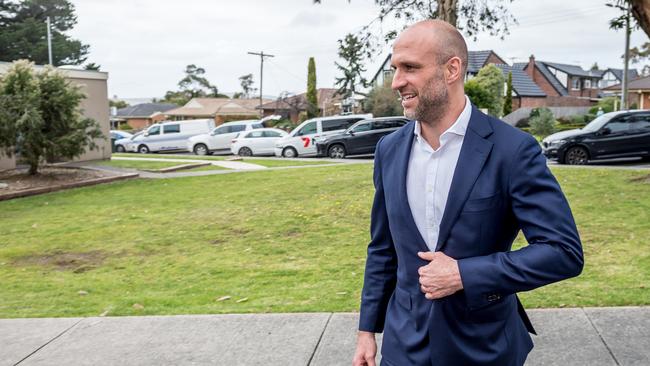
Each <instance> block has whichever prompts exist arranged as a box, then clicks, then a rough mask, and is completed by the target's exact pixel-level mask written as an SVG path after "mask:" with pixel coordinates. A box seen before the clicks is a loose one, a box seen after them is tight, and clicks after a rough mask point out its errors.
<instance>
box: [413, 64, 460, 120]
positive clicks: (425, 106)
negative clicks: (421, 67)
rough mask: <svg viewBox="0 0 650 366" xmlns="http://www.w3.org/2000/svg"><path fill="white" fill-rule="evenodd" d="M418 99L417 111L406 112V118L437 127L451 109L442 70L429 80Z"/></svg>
mask: <svg viewBox="0 0 650 366" xmlns="http://www.w3.org/2000/svg"><path fill="white" fill-rule="evenodd" d="M418 99H419V101H418V105H417V106H416V107H415V111H413V112H407V111H406V110H404V116H406V118H409V119H414V120H417V121H419V122H422V123H426V124H428V125H430V126H435V125H437V124H438V123H439V122H440V120H441V119H442V117H443V116H444V115H445V113H447V109H448V108H449V93H448V92H447V88H446V87H445V79H444V74H443V72H442V70H440V71H439V72H437V73H436V75H434V76H433V77H432V78H431V79H429V81H428V82H427V83H426V85H425V86H424V89H422V91H421V92H420V93H418Z"/></svg>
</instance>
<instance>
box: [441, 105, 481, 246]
mask: <svg viewBox="0 0 650 366" xmlns="http://www.w3.org/2000/svg"><path fill="white" fill-rule="evenodd" d="M491 133H492V128H491V127H490V125H489V122H488V120H487V116H486V115H485V114H483V113H482V112H481V111H479V110H478V109H476V107H474V106H472V115H471V117H470V120H469V124H468V126H467V131H466V132H465V137H464V139H463V145H462V147H461V149H460V155H459V157H458V163H457V164H456V169H455V170H454V177H453V178H452V181H451V188H450V190H449V195H448V197H447V204H446V205H445V211H444V213H443V215H442V221H441V223H440V233H439V235H438V243H437V244H436V251H440V250H442V249H443V248H444V245H445V243H446V241H447V238H448V237H449V233H450V232H451V228H452V227H453V225H454V223H455V222H456V220H457V219H458V215H459V214H460V211H461V209H462V208H463V206H464V205H465V201H466V200H467V197H468V196H469V194H470V192H471V191H472V187H474V183H475V182H476V179H477V178H478V176H479V174H480V173H481V170H482V169H483V165H484V164H485V161H486V160H487V157H488V155H489V154H490V151H491V150H492V142H490V141H488V140H486V139H485V137H487V136H488V135H490V134H491Z"/></svg>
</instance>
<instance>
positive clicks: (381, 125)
mask: <svg viewBox="0 0 650 366" xmlns="http://www.w3.org/2000/svg"><path fill="white" fill-rule="evenodd" d="M408 122H409V120H408V119H407V118H404V117H380V118H372V119H365V120H362V121H359V122H357V123H355V124H354V125H352V126H351V127H350V128H348V129H347V130H345V132H343V133H341V134H336V135H331V136H326V137H320V138H317V139H316V151H317V155H318V156H329V157H330V158H332V159H343V158H344V157H346V156H348V155H361V154H374V153H375V147H376V146H377V142H379V139H380V138H381V137H382V136H386V135H388V134H389V133H392V132H394V131H396V130H397V129H399V128H400V127H402V126H404V125H406V124H407V123H408Z"/></svg>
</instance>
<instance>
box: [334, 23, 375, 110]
mask: <svg viewBox="0 0 650 366" xmlns="http://www.w3.org/2000/svg"><path fill="white" fill-rule="evenodd" d="M362 48H363V45H362V43H361V42H360V41H359V38H357V36H355V35H353V34H347V35H346V36H345V39H343V40H339V57H340V58H342V59H343V60H345V65H341V64H339V63H338V62H335V63H334V64H335V65H336V67H337V68H338V69H339V71H341V72H342V73H343V76H342V77H339V78H336V82H335V85H336V86H337V87H338V90H337V91H336V94H337V95H342V96H343V97H344V98H349V97H351V96H353V95H354V94H355V91H356V87H357V85H360V86H362V87H365V86H366V85H367V81H366V79H365V78H364V77H363V75H362V74H363V73H364V72H366V69H365V68H364V67H363V58H364V55H363V50H362Z"/></svg>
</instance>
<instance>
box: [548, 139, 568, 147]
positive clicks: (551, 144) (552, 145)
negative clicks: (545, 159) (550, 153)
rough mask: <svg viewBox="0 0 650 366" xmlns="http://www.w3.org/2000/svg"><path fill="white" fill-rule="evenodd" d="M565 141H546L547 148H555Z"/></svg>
mask: <svg viewBox="0 0 650 366" xmlns="http://www.w3.org/2000/svg"><path fill="white" fill-rule="evenodd" d="M565 143H566V140H555V141H549V142H548V147H549V149H557V148H559V147H560V146H562V145H564V144H565Z"/></svg>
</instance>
